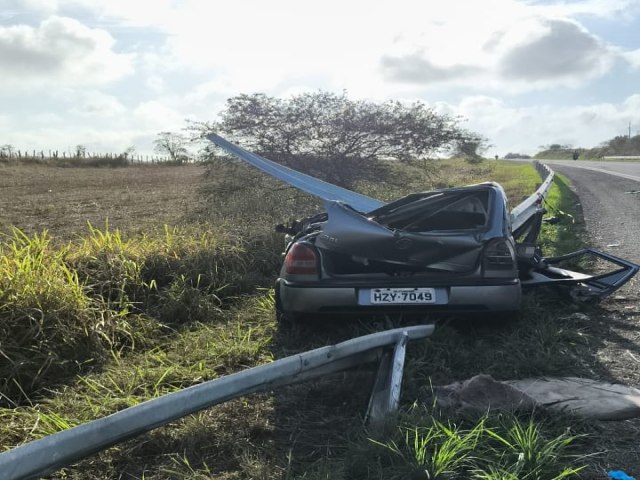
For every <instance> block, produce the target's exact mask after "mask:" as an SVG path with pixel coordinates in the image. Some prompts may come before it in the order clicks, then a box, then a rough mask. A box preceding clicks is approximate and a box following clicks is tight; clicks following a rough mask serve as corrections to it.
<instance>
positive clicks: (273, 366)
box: [0, 325, 435, 480]
mask: <svg viewBox="0 0 640 480" xmlns="http://www.w3.org/2000/svg"><path fill="white" fill-rule="evenodd" d="M434 328H435V327H434V326H433V325H420V326H415V327H407V328H401V329H395V330H387V331H383V332H378V333H373V334H370V335H366V336H363V337H358V338H354V339H351V340H347V341H345V342H342V343H339V344H336V345H331V346H327V347H322V348H318V349H315V350H311V351H308V352H304V353H300V354H297V355H293V356H290V357H286V358H283V359H280V360H276V361H274V362H272V363H269V364H266V365H261V366H258V367H254V368H250V369H248V370H244V371H242V372H239V373H236V374H233V375H228V376H225V377H222V378H218V379H215V380H211V381H209V382H205V383H202V384H199V385H194V386H192V387H189V388H186V389H184V390H181V391H179V392H173V393H170V394H167V395H164V396H162V397H158V398H155V399H152V400H148V401H146V402H144V403H141V404H139V405H136V406H134V407H130V408H127V409H125V410H122V411H120V412H117V413H114V414H112V415H109V416H107V417H104V418H100V419H98V420H94V421H92V422H88V423H85V424H83V425H79V426H77V427H74V428H70V429H68V430H64V431H62V432H58V433H55V434H53V435H49V436H47V437H45V438H42V439H40V440H35V441H33V442H30V443H27V444H24V445H21V446H19V447H16V448H14V449H13V450H9V451H6V452H4V453H1V454H0V477H1V478H2V479H3V480H26V479H35V478H40V477H41V476H43V475H47V474H49V473H52V472H54V471H55V470H57V469H59V468H61V467H64V466H66V465H70V464H72V463H74V462H76V461H78V460H81V459H83V458H85V457H87V456H89V455H91V454H93V453H96V452H99V451H101V450H104V449H105V448H107V447H110V446H112V445H115V444H117V443H120V442H123V441H124V440H128V439H131V438H133V437H136V436H138V435H140V434H142V433H145V432H147V431H149V430H152V429H154V428H156V427H160V426H162V425H165V424H167V423H169V422H172V421H174V420H178V419H180V418H182V417H184V416H186V415H189V414H191V413H194V412H197V411H199V410H202V409H205V408H208V407H211V406H213V405H216V404H219V403H222V402H226V401H228V400H231V399H233V398H237V397H240V396H243V395H248V394H250V393H256V392H262V391H267V390H272V389H274V388H275V387H280V386H284V385H289V384H292V383H296V382H300V381H303V380H310V379H313V378H317V377H320V376H323V375H327V374H329V373H333V372H337V371H340V370H344V369H347V368H351V367H354V366H357V365H360V364H362V363H365V362H370V361H374V360H377V359H379V358H380V356H381V355H380V354H381V353H383V350H385V349H389V348H391V349H392V353H389V352H387V353H384V354H383V355H382V359H383V362H381V366H380V369H379V371H378V377H377V381H376V385H375V387H374V391H373V393H372V397H371V401H370V404H369V412H368V414H367V417H368V418H369V421H370V422H371V423H373V424H376V423H380V422H381V421H382V420H383V419H384V417H385V416H386V415H387V414H389V413H390V412H393V411H394V410H395V409H397V407H398V400H399V397H400V384H401V381H402V371H403V366H404V352H405V345H406V343H407V341H408V340H411V339H419V338H425V337H427V336H429V335H431V334H432V333H433V330H434ZM385 359H386V361H384V360H385Z"/></svg>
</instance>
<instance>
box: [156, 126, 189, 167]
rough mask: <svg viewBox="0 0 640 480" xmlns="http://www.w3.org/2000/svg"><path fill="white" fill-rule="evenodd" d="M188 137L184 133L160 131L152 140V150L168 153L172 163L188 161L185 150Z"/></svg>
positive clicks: (187, 154) (187, 153)
mask: <svg viewBox="0 0 640 480" xmlns="http://www.w3.org/2000/svg"><path fill="white" fill-rule="evenodd" d="M188 141H189V140H188V139H187V138H186V137H185V136H184V135H180V134H178V133H173V132H160V133H159V134H158V138H156V139H155V140H154V141H153V144H154V151H155V152H156V153H160V154H162V155H168V156H169V160H170V161H171V162H172V163H177V164H182V163H185V162H188V161H189V158H190V157H189V151H188V150H187V143H188Z"/></svg>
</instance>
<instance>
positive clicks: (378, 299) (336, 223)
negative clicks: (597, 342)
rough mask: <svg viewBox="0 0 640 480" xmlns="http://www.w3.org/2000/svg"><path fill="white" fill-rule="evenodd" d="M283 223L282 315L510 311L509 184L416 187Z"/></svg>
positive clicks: (514, 289)
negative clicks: (363, 208)
mask: <svg viewBox="0 0 640 480" xmlns="http://www.w3.org/2000/svg"><path fill="white" fill-rule="evenodd" d="M326 206H327V207H329V208H328V211H327V212H326V213H324V214H321V215H317V216H315V217H311V218H307V219H305V220H303V221H302V222H298V223H297V224H296V225H294V226H293V227H289V228H286V227H281V228H280V231H284V232H285V233H287V234H288V235H290V239H291V241H290V242H289V245H288V247H287V249H286V255H285V260H284V264H283V266H282V269H281V271H280V275H279V278H278V279H277V280H276V307H277V310H278V312H279V315H280V316H281V317H288V318H290V319H297V318H300V317H305V316H309V315H317V314H336V313H358V312H363V313H366V312H374V313H383V312H420V313H428V312H432V311H437V310H447V311H463V312H513V311H517V310H518V309H519V308H520V298H521V285H520V279H519V275H518V265H517V258H516V246H515V242H514V240H513V236H512V234H511V225H510V221H509V211H508V208H507V202H506V196H505V193H504V191H503V189H502V187H501V186H500V185H498V184H496V183H484V184H480V185H473V186H468V187H461V188H450V189H446V190H436V191H432V192H426V193H416V194H411V195H408V196H406V197H404V198H401V199H399V200H397V201H395V202H393V203H389V204H387V205H384V206H382V207H380V208H378V209H376V210H373V211H371V212H368V213H367V214H366V215H364V214H361V213H360V212H357V211H356V210H354V209H353V208H351V207H349V206H348V205H346V204H343V203H339V202H333V203H330V204H328V205H326Z"/></svg>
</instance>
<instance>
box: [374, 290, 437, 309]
mask: <svg viewBox="0 0 640 480" xmlns="http://www.w3.org/2000/svg"><path fill="white" fill-rule="evenodd" d="M369 298H370V300H371V303H372V304H375V305H402V304H409V305H414V304H426V303H436V291H435V289H433V288H373V289H371V294H370V297H369Z"/></svg>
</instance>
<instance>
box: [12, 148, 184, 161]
mask: <svg viewBox="0 0 640 480" xmlns="http://www.w3.org/2000/svg"><path fill="white" fill-rule="evenodd" d="M0 160H4V161H16V162H20V161H25V162H42V163H49V162H51V163H55V162H59V161H65V160H71V161H74V160H75V161H80V162H81V161H82V160H86V161H87V163H91V162H92V161H94V162H95V161H99V160H105V161H108V160H111V161H120V162H122V163H127V164H154V163H171V162H174V163H187V162H188V159H186V158H182V159H180V160H179V161H176V160H174V159H172V158H171V157H169V156H163V155H139V154H131V153H111V152H107V153H102V152H86V151H81V152H65V151H62V152H60V151H58V150H0Z"/></svg>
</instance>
